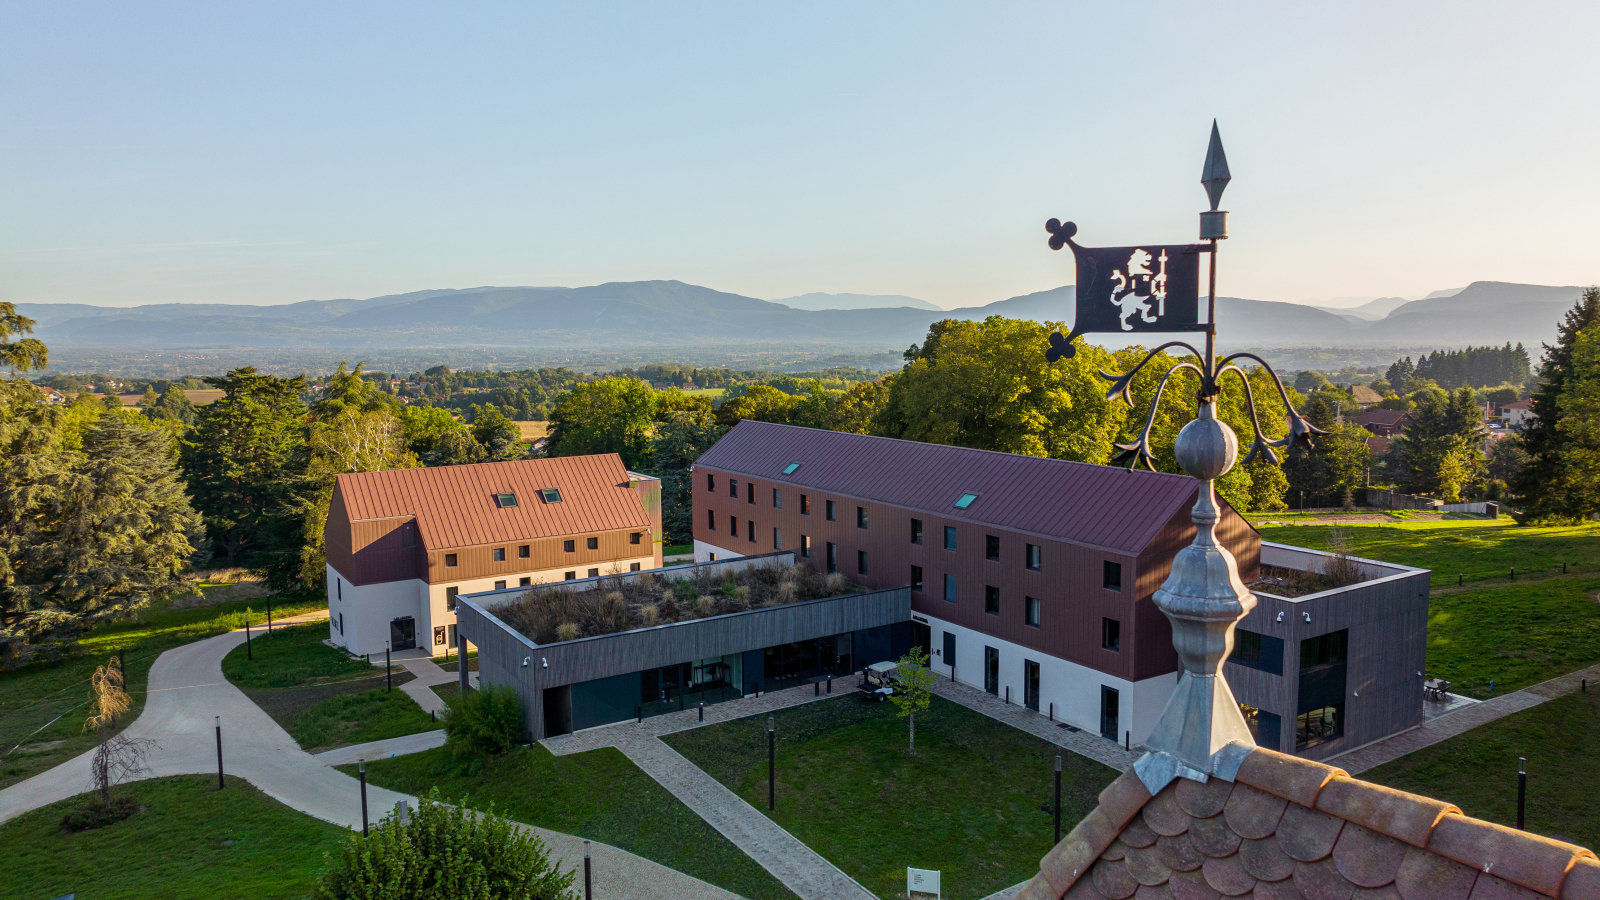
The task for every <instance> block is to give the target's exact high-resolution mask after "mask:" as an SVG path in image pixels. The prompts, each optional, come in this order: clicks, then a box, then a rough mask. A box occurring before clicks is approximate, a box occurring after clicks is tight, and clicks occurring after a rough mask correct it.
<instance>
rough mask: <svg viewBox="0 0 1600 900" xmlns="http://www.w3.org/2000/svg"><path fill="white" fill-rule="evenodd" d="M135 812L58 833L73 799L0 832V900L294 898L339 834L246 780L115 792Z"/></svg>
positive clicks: (137, 786)
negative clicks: (132, 802) (68, 898)
mask: <svg viewBox="0 0 1600 900" xmlns="http://www.w3.org/2000/svg"><path fill="white" fill-rule="evenodd" d="M118 793H119V794H126V795H131V796H134V797H136V798H138V800H139V801H140V803H142V804H144V805H145V807H146V808H145V810H144V811H143V812H140V813H137V814H135V815H134V816H133V817H131V818H129V819H126V820H124V821H122V822H118V823H117V824H115V825H110V826H107V827H105V828H98V829H95V830H93V831H85V832H81V833H79V834H63V833H62V832H61V817H62V816H63V815H64V814H65V813H66V812H67V810H69V809H71V808H73V807H75V806H79V805H82V804H84V803H86V802H87V801H88V799H89V795H88V794H80V795H78V796H77V797H74V798H72V799H70V800H64V801H62V802H60V803H57V804H55V805H53V806H48V807H45V808H43V809H38V810H34V811H33V812H31V813H28V814H27V815H24V816H20V817H18V818H16V819H14V820H12V821H10V822H7V823H6V824H5V825H3V826H0V859H4V860H5V861H6V877H5V878H0V900H42V898H45V897H61V896H65V895H67V894H71V893H76V894H77V896H79V897H81V898H85V900H90V898H97V897H116V898H118V900H141V898H151V900H190V898H192V900H211V898H215V897H246V896H247V897H250V898H252V900H267V898H283V900H291V898H300V897H303V896H305V895H306V894H307V893H308V892H309V891H310V889H311V885H312V883H313V882H314V880H315V879H316V876H317V874H318V873H319V872H320V871H321V870H322V867H323V854H324V853H327V852H330V851H333V850H334V849H335V848H337V847H338V845H339V842H340V840H341V839H342V838H343V836H344V835H345V834H346V832H345V831H344V830H343V829H340V828H336V827H334V826H332V825H329V824H327V823H326V822H321V821H318V820H317V819H313V818H312V817H310V816H307V815H303V814H301V813H298V812H295V811H294V810H292V809H290V808H288V807H287V806H284V805H283V804H281V803H279V802H278V801H276V800H273V799H272V798H270V797H268V796H266V795H265V794H263V793H261V792H260V791H258V790H256V789H255V788H254V787H251V786H250V783H249V782H247V781H243V780H241V779H237V778H229V779H228V787H227V790H223V791H219V790H217V782H216V779H215V778H213V777H210V776H203V775H182V776H177V777H174V778H158V779H154V780H151V781H140V782H135V783H134V784H131V785H126V786H124V787H122V788H120V789H119V790H118Z"/></svg>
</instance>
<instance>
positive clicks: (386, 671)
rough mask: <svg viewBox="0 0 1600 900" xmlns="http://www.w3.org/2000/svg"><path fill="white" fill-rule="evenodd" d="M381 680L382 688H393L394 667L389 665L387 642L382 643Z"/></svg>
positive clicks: (388, 689) (390, 689) (387, 689)
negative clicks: (382, 681)
mask: <svg viewBox="0 0 1600 900" xmlns="http://www.w3.org/2000/svg"><path fill="white" fill-rule="evenodd" d="M383 680H384V688H383V689H384V690H386V691H392V690H394V669H392V668H390V666H389V642H388V641H385V642H384V644H383Z"/></svg>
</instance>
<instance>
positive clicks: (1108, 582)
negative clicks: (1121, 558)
mask: <svg viewBox="0 0 1600 900" xmlns="http://www.w3.org/2000/svg"><path fill="white" fill-rule="evenodd" d="M1104 586H1105V589H1106V590H1108V591H1120V590H1122V563H1119V562H1112V561H1111V560H1109V559H1108V560H1106V564H1105V585H1104Z"/></svg>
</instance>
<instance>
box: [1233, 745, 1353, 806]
mask: <svg viewBox="0 0 1600 900" xmlns="http://www.w3.org/2000/svg"><path fill="white" fill-rule="evenodd" d="M1347 774H1348V773H1346V772H1345V771H1344V770H1343V769H1335V768H1333V767H1332V766H1325V765H1323V764H1322V763H1318V762H1312V761H1311V760H1309V759H1301V758H1299V757H1298V756H1289V755H1288V754H1284V753H1278V752H1275V751H1272V750H1267V749H1264V748H1258V749H1257V750H1256V751H1255V752H1254V753H1252V754H1250V755H1249V756H1247V757H1245V759H1244V764H1243V765H1241V766H1240V767H1239V775H1238V780H1239V781H1241V782H1243V783H1245V784H1248V785H1250V786H1251V787H1257V788H1260V789H1261V790H1263V791H1266V792H1267V793H1269V794H1273V795H1276V796H1278V797H1283V798H1284V799H1287V800H1293V801H1294V802H1296V803H1298V804H1300V805H1301V806H1314V805H1316V802H1317V794H1318V793H1320V792H1321V791H1322V787H1323V785H1325V784H1327V783H1328V782H1329V781H1330V780H1332V779H1333V778H1334V777H1335V776H1338V775H1347Z"/></svg>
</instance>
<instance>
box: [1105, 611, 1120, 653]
mask: <svg viewBox="0 0 1600 900" xmlns="http://www.w3.org/2000/svg"><path fill="white" fill-rule="evenodd" d="M1100 649H1102V650H1110V651H1111V652H1112V653H1121V652H1122V623H1121V622H1118V621H1117V620H1116V619H1101V620H1100Z"/></svg>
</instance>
